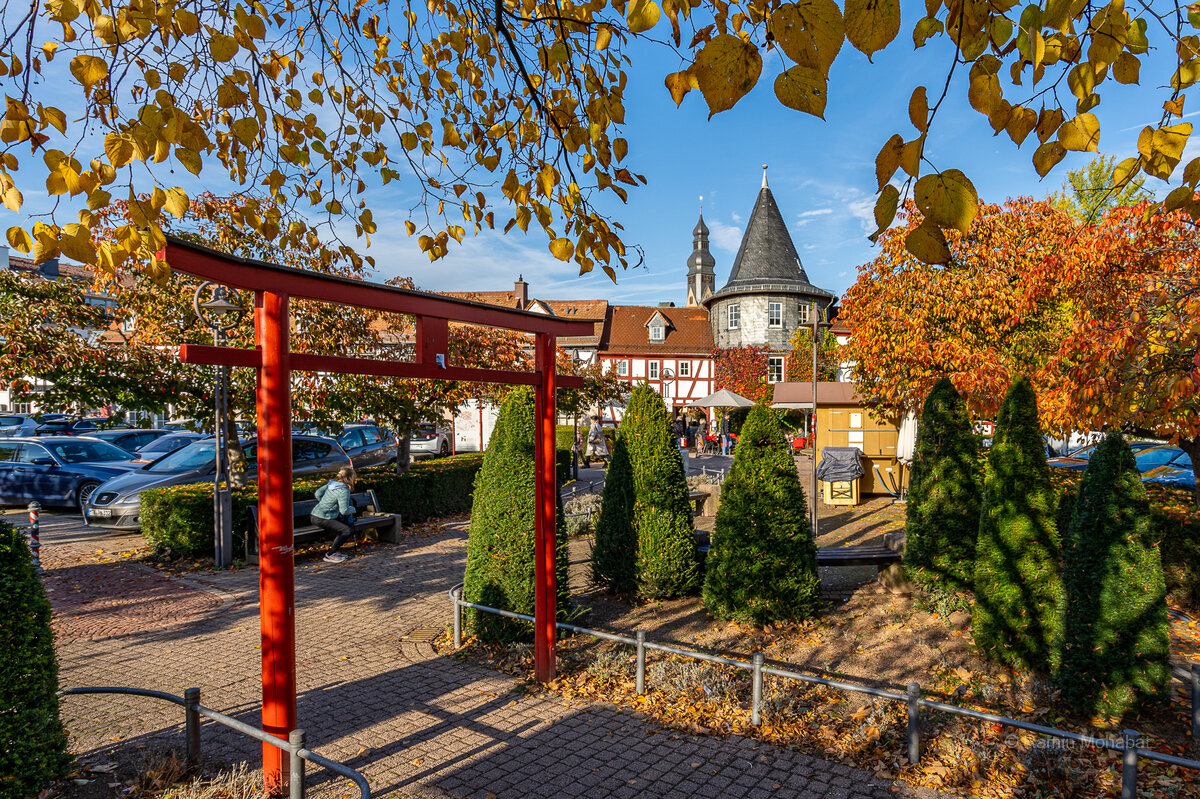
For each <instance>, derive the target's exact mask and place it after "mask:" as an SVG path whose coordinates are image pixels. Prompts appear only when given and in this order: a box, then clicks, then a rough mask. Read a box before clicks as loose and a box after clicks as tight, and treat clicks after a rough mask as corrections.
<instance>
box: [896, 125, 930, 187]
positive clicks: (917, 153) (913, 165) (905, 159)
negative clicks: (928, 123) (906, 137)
mask: <svg viewBox="0 0 1200 799" xmlns="http://www.w3.org/2000/svg"><path fill="white" fill-rule="evenodd" d="M924 149H925V134H923V133H922V134H921V135H920V136H918V137H917V138H915V139H913V140H912V141H910V142H908V143H906V144H905V145H904V147H903V148H902V149H901V150H900V168H901V169H903V170H904V171H905V172H907V173H908V174H909V175H910V176H911V177H914V178H915V177H916V176H917V175H918V174H919V173H920V171H921V152H922V151H923V150H924Z"/></svg>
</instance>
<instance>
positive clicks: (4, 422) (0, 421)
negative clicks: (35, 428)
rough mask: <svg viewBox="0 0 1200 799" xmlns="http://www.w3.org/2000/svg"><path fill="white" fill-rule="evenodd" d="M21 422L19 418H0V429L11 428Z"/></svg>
mask: <svg viewBox="0 0 1200 799" xmlns="http://www.w3.org/2000/svg"><path fill="white" fill-rule="evenodd" d="M22 421H23V419H22V418H21V417H20V416H0V427H13V426H15V425H19V424H20V423H21V422H22Z"/></svg>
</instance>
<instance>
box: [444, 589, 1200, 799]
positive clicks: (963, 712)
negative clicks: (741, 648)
mask: <svg viewBox="0 0 1200 799" xmlns="http://www.w3.org/2000/svg"><path fill="white" fill-rule="evenodd" d="M462 588H463V587H462V583H459V584H458V585H456V586H454V587H453V588H451V589H450V601H451V603H452V605H453V611H454V648H455V649H459V648H461V647H462V609H463V608H473V609H475V610H480V611H483V612H485V613H494V614H496V615H498V616H504V617H507V618H510V619H518V620H521V621H529V622H532V621H533V620H534V619H533V617H532V616H527V615H525V614H523V613H513V612H512V611H508V610H500V609H498V608H491V607H488V606H486V605H477V604H475V603H473V602H467V601H465V600H463V599H462ZM555 626H556V627H558V629H560V630H568V631H570V632H575V633H580V634H582V635H589V636H592V637H594V638H600V639H603V640H606V641H615V642H616V643H620V644H625V645H627V646H632V647H634V648H635V650H636V652H637V658H636V660H637V667H636V672H635V675H636V676H635V679H636V682H637V692H638V693H639V694H644V693H645V692H646V652H647V651H648V650H654V651H657V652H665V653H667V654H671V655H679V656H681V657H685V658H691V659H693V660H703V661H707V662H709V663H719V664H721V665H724V666H732V667H733V668H736V669H741V670H742V671H749V672H750V673H751V675H752V678H751V679H752V682H751V703H750V723H751V724H753V725H754V726H756V727H757V726H760V725H761V724H762V687H763V677H764V675H770V676H772V677H782V678H784V679H788V680H795V681H797V682H803V683H808V684H810V685H823V686H825V687H827V688H835V689H838V690H841V691H847V692H850V693H857V694H865V695H867V696H873V697H877V698H879V699H887V700H890V701H894V702H902V703H904V704H905V705H906V707H907V709H908V731H907V744H908V746H907V750H908V751H907V752H906V753H905V754H906V755H907V757H908V760H909V762H910V763H917V762H918V761H920V759H921V708H927V709H929V710H936V711H939V712H942V713H948V714H950V715H954V716H963V717H966V718H970V719H975V720H977V721H986V722H990V723H993V724H1001V725H1004V726H1006V727H1015V728H1017V729H1020V730H1026V731H1028V732H1033V733H1038V734H1040V735H1046V736H1050V737H1053V738H1061V739H1064V740H1068V741H1075V742H1077V743H1080V744H1084V745H1086V746H1094V747H1098V748H1103V749H1109V750H1112V751H1116V752H1121V753H1122V767H1121V799H1135V798H1136V797H1137V779H1138V760H1153V761H1156V762H1159V763H1165V764H1167V765H1171V766H1179V767H1182V768H1189V769H1196V770H1200V761H1197V760H1188V759H1186V758H1182V757H1175V756H1174V755H1168V754H1166V753H1164V752H1157V751H1155V750H1153V749H1143V748H1141V747H1139V746H1138V741H1139V740H1140V736H1139V735H1138V733H1137V731H1136V730H1128V729H1127V730H1123V731H1122V735H1121V738H1120V740H1113V739H1108V738H1095V737H1093V736H1090V735H1081V734H1079V733H1074V732H1069V731H1067V730H1060V729H1057V728H1055V727H1046V726H1043V725H1041V724H1034V723H1032V722H1028V721H1021V720H1020V719H1011V718H1008V717H1007V716H1000V715H997V714H995V713H987V712H984V711H979V710H971V709H969V708H964V707H958V706H957V705H949V704H946V703H944V702H937V701H934V700H932V699H925V698H923V697H922V696H921V686H920V684H919V683H915V682H910V683H909V684H908V685H907V690H906V692H905V693H899V692H896V691H888V690H884V689H882V688H872V687H871V686H869V685H859V684H857V683H851V682H845V681H843V680H830V679H826V678H824V677H818V676H816V675H813V674H803V673H801V672H797V671H791V670H788V669H780V668H775V667H773V666H767V665H765V664H764V662H763V656H762V653H760V652H756V653H755V654H754V655H753V656H751V659H750V661H749V662H747V661H744V660H736V659H734V658H728V657H723V656H721V655H710V654H708V653H705V652H696V651H693V650H690V649H682V648H680V647H675V646H669V645H667V644H658V643H654V642H652V641H647V640H646V633H645V631H643V630H638V631H637V632H636V634H635V637H633V638H630V637H629V636H627V635H618V634H616V633H607V632H603V631H601V630H591V629H588V628H586V627H579V626H577V625H574V624H564V623H562V622H557V623H556V625H555ZM1176 676H1177V677H1178V676H1180V675H1179V674H1178V672H1176ZM1183 680H1184V681H1185V682H1189V683H1190V687H1191V711H1192V712H1191V718H1192V745H1193V747H1196V746H1200V664H1198V663H1193V664H1192V666H1191V670H1190V671H1189V672H1186V673H1185V676H1184V677H1183Z"/></svg>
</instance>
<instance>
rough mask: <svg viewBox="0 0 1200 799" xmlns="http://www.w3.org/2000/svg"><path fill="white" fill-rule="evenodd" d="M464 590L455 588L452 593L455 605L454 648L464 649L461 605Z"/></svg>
mask: <svg viewBox="0 0 1200 799" xmlns="http://www.w3.org/2000/svg"><path fill="white" fill-rule="evenodd" d="M461 594H462V589H461V588H455V589H454V590H453V591H451V592H450V601H451V602H453V603H454V648H455V649H462V605H461V604H459V600H460V599H461V596H460V595H461Z"/></svg>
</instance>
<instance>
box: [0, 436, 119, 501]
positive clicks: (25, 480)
mask: <svg viewBox="0 0 1200 799" xmlns="http://www.w3.org/2000/svg"><path fill="white" fill-rule="evenodd" d="M131 458H133V455H131V454H130V453H128V452H126V451H125V450H123V449H121V448H120V447H114V446H113V445H112V444H109V443H108V442H107V441H96V440H93V439H89V438H82V437H76V436H47V437H41V438H34V437H32V436H22V437H12V438H3V439H0V505H20V504H24V503H26V502H30V501H33V500H37V501H38V502H42V503H45V504H47V505H64V506H68V507H70V506H77V507H83V505H84V503H85V502H87V499H88V497H89V496H90V495H91V493H92V491H94V490H95V489H96V488H97V487H98V486H99V485H100V484H101V483H103V482H105V481H107V480H109V479H110V478H112V477H116V476H117V475H120V474H124V473H126V472H128V471H130V470H131V469H136V468H137V464H135V463H131V462H130V459H131Z"/></svg>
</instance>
